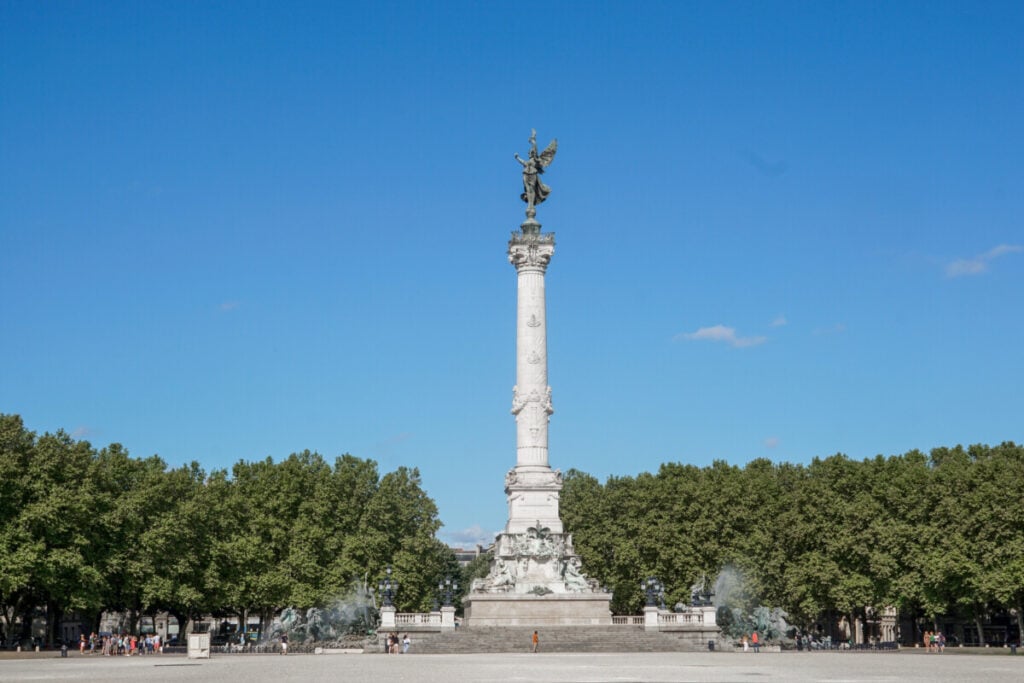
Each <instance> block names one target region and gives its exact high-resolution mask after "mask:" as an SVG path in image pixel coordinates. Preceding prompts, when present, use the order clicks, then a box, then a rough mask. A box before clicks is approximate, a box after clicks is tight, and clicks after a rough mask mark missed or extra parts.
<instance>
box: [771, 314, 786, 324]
mask: <svg viewBox="0 0 1024 683" xmlns="http://www.w3.org/2000/svg"><path fill="white" fill-rule="evenodd" d="M788 322H789V321H788V320H786V316H784V315H778V316H775V320H773V321H772V327H782V326H783V325H785V324H786V323H788Z"/></svg>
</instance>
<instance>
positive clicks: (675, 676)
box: [0, 651, 1024, 683]
mask: <svg viewBox="0 0 1024 683" xmlns="http://www.w3.org/2000/svg"><path fill="white" fill-rule="evenodd" d="M100 680H102V681H133V682H137V681H146V683H151V682H152V683H157V682H163V681H211V680H213V681H218V683H220V682H223V681H247V682H248V681H274V682H277V681H346V682H349V681H385V682H386V683H403V682H405V681H416V682H422V683H461V682H462V681H471V682H480V683H490V682H491V681H524V682H530V683H556V682H557V683H603V682H606V681H607V682H616V683H661V682H664V681H673V682H676V683H680V682H691V681H692V682H695V683H696V682H700V683H733V682H739V681H750V682H753V683H770V682H774V681H779V682H786V683H810V682H814V683H818V682H821V683H862V682H863V683H880V682H890V683H916V682H921V683H925V682H928V683H932V682H934V681H985V682H986V683H1004V682H1005V683H1011V682H1012V683H1021V681H1024V656H1019V657H1011V656H1010V655H1008V654H1004V653H1002V652H998V651H996V652H992V653H989V654H964V653H946V654H942V655H937V654H925V653H921V652H913V651H904V652H900V653H846V652H844V653H840V652H822V653H813V654H808V653H789V652H787V653H781V654H768V653H761V654H758V655H755V654H753V653H746V654H744V653H726V652H702V653H656V654H611V653H609V654H545V653H539V654H535V655H534V654H498V655H495V654H488V655H418V656H417V655H416V654H414V653H410V654H407V655H399V656H385V655H358V654H348V655H288V656H287V657H282V656H280V655H220V656H217V655H214V656H213V658H211V659H205V660H190V659H188V658H186V657H184V656H177V655H175V656H171V655H164V656H152V657H130V658H129V657H117V658H112V657H99V656H92V657H90V656H84V657H82V656H79V655H77V653H73V654H71V655H70V656H68V657H67V658H66V659H62V658H61V657H60V656H59V655H57V654H55V653H40V654H32V655H29V656H28V657H23V658H16V657H13V656H2V655H0V681H4V682H5V683H6V682H7V681H11V682H14V681H100Z"/></svg>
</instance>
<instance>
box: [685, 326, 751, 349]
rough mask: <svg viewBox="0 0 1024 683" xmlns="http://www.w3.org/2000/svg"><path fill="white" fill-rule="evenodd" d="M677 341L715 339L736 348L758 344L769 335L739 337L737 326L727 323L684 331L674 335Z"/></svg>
mask: <svg viewBox="0 0 1024 683" xmlns="http://www.w3.org/2000/svg"><path fill="white" fill-rule="evenodd" d="M673 339H674V340H675V341H714V342H723V343H726V344H728V345H729V346H732V347H734V348H738V349H741V348H745V347H747V346H757V345H758V344H763V343H765V342H766V341H768V337H737V336H736V328H734V327H726V326H725V325H714V326H712V327H702V328H700V329H699V330H697V331H696V332H684V333H682V334H677V335H676V336H675V337H673Z"/></svg>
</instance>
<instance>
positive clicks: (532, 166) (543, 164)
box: [515, 130, 558, 218]
mask: <svg viewBox="0 0 1024 683" xmlns="http://www.w3.org/2000/svg"><path fill="white" fill-rule="evenodd" d="M557 151H558V140H552V141H551V144H549V145H548V146H547V148H545V150H544V151H543V152H541V153H540V154H537V131H536V130H531V131H530V156H529V157H528V158H526V159H521V158H520V157H519V153H518V152H516V154H515V157H516V161H518V162H519V163H520V164H521V165H522V167H523V194H522V195H520V196H521V197H522V199H523V201H524V202H526V215H527V216H529V217H530V218H532V217H533V216H534V215H535V214H536V213H537V212H536V209H535V208H534V207H536V206H537V205H538V204H540V203H541V202H543V201H544V200H545V199H547V198H548V195H549V194H551V188H550V187H548V186H547V185H545V184H544V183H543V182H541V179H540V176H541V174H542V173H544V169H545V168H547V167H548V166H550V165H551V161H552V159H554V158H555V152H557Z"/></svg>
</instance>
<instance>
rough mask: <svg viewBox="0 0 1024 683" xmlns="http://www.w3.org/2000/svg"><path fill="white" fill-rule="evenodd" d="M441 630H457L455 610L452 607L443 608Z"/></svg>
mask: <svg viewBox="0 0 1024 683" xmlns="http://www.w3.org/2000/svg"><path fill="white" fill-rule="evenodd" d="M441 630H442V631H454V630H455V608H454V607H452V606H451V605H448V606H446V607H442V608H441Z"/></svg>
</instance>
